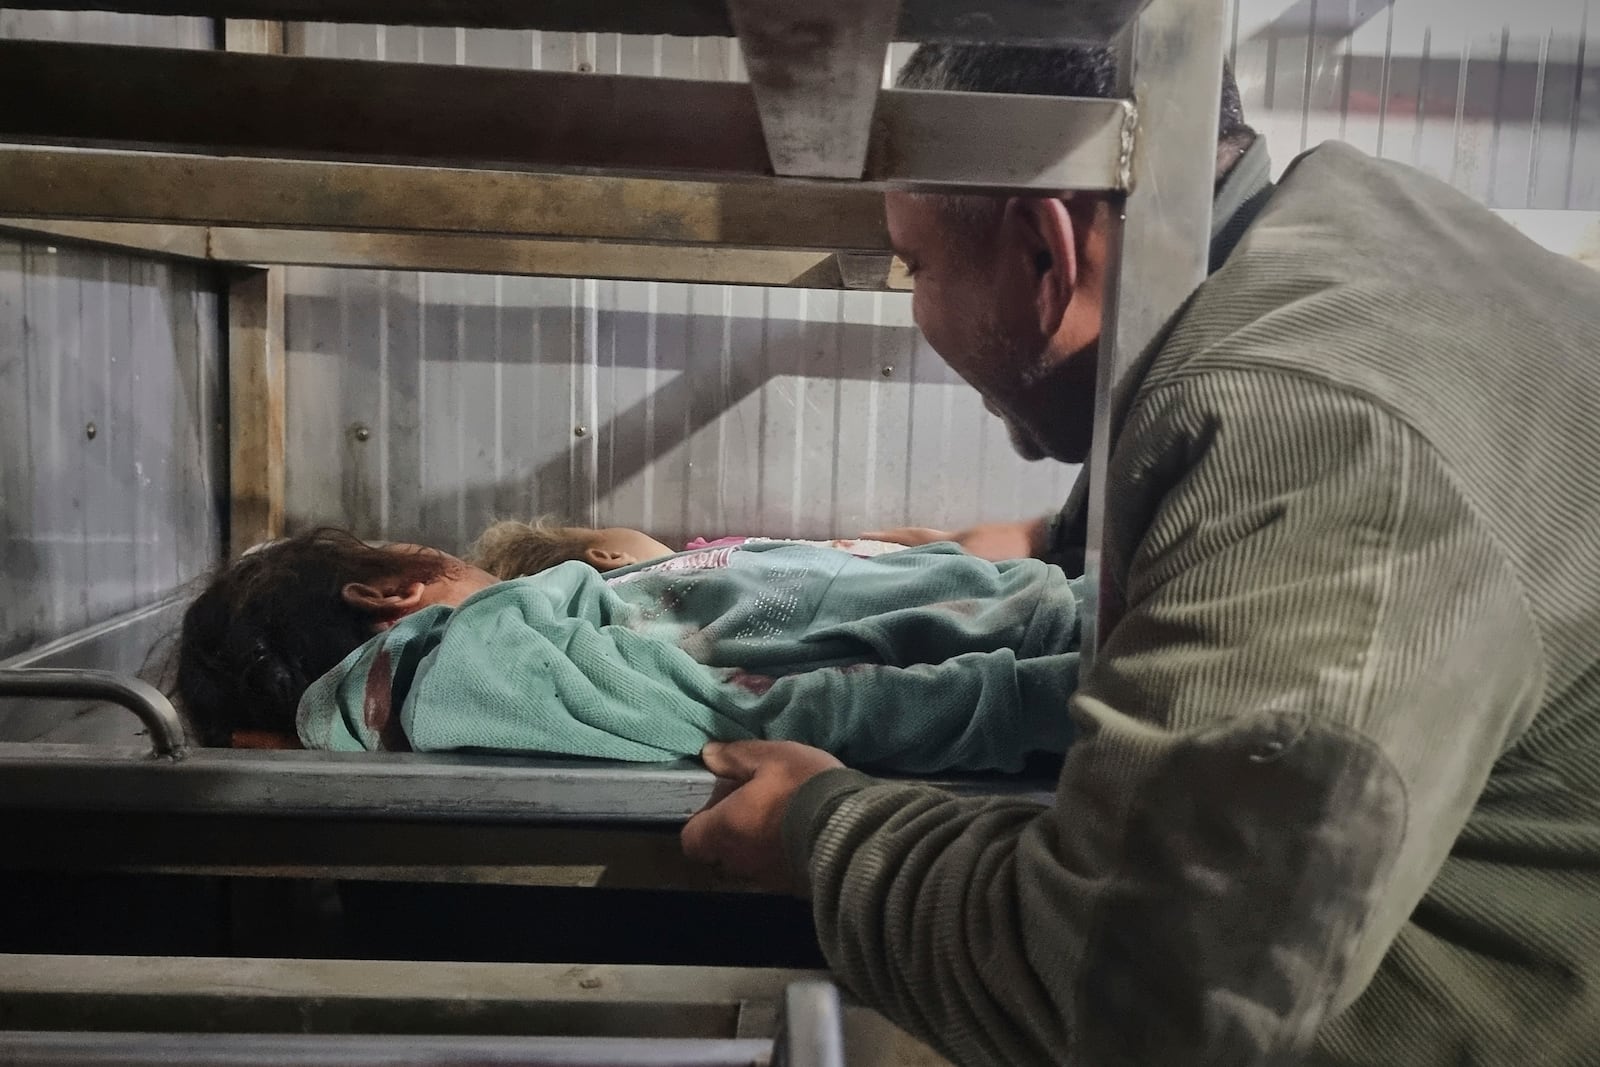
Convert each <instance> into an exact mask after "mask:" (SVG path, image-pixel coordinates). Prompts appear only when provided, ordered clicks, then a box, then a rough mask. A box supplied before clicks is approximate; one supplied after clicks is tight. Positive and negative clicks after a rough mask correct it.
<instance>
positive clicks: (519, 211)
mask: <svg viewBox="0 0 1600 1067" xmlns="http://www.w3.org/2000/svg"><path fill="white" fill-rule="evenodd" d="M20 6H24V7H28V6H40V7H44V6H49V7H59V6H61V0H38V3H37V4H32V3H24V4H22V5H20ZM66 6H68V7H70V8H85V9H99V10H121V11H142V12H160V13H165V14H189V15H207V16H212V17H216V18H221V19H226V20H229V21H226V22H225V23H224V25H225V27H226V32H225V39H226V43H227V50H226V51H217V52H183V51H176V50H164V49H141V48H125V47H110V46H100V45H81V44H53V43H41V42H0V93H3V94H4V95H6V96H8V97H14V98H18V99H21V98H24V97H31V98H32V99H34V100H35V101H36V104H35V105H34V106H30V107H27V108H13V109H8V110H7V112H6V113H5V114H4V115H0V141H10V142H20V143H22V144H23V147H14V148H4V149H0V219H3V220H5V221H4V224H5V225H9V226H12V227H18V228H23V229H24V232H31V233H34V234H35V235H50V236H59V237H62V238H80V239H87V240H91V241H98V242H103V243H109V244H112V245H116V246H119V247H125V248H129V247H131V248H144V249H156V250H161V251H164V252H167V253H171V254H179V255H186V256H192V257H195V258H204V259H207V260H210V261H213V262H218V263H226V264H240V263H251V264H256V265H257V266H256V267H253V268H251V269H248V270H243V271H242V272H241V273H238V274H236V275H235V276H234V279H233V281H232V282H231V284H230V292H229V298H230V299H229V312H230V316H229V317H230V337H229V342H230V343H229V350H230V355H229V359H230V380H231V393H232V395H231V402H230V415H231V421H232V434H233V449H232V450H233V457H232V458H233V464H232V467H233V475H232V477H233V485H232V490H233V492H232V501H233V504H232V509H233V514H232V525H233V528H234V548H235V549H236V550H237V549H239V548H242V547H244V546H245V545H248V544H251V543H255V542H256V541H259V540H261V539H264V538H267V537H273V536H278V535H279V534H280V533H281V531H282V528H283V491H284V487H283V451H284V448H283V444H284V442H283V422H284V412H283V404H284V396H283V321H282V304H283V292H282V289H283V286H282V275H281V271H280V270H279V269H278V268H277V267H266V268H261V267H260V266H259V265H260V264H263V263H272V264H282V263H324V264H339V265H349V266H356V265H360V266H388V267H395V268H416V267H420V266H433V267H448V268H451V269H467V270H474V269H476V270H495V271H502V270H525V271H527V272H529V273H560V274H568V275H579V274H590V273H593V274H605V275H609V276H629V277H658V278H659V277H673V278H677V279H683V280H698V281H713V280H715V281H749V282H753V283H758V284H770V283H771V282H772V281H773V280H774V279H781V278H783V277H785V276H787V277H788V278H789V279H790V282H791V283H792V284H806V285H820V284H834V283H835V282H836V283H837V284H840V285H850V284H861V285H868V286H872V285H876V284H889V281H890V279H891V276H892V273H893V272H892V271H891V270H890V269H889V267H888V264H887V260H886V258H885V253H886V251H887V237H886V230H885V225H884V222H883V215H882V206H881V196H880V192H881V190H882V189H883V188H885V187H895V188H909V189H921V190H939V191H951V190H957V191H989V192H1017V191H1023V192H1044V191H1061V190H1066V189H1094V190H1099V191H1109V192H1113V193H1122V192H1126V193H1128V194H1129V195H1127V196H1126V198H1125V200H1124V201H1123V202H1124V205H1125V210H1124V212H1123V213H1122V217H1121V221H1120V223H1119V225H1118V229H1117V233H1116V234H1115V241H1114V247H1115V248H1116V255H1117V260H1118V270H1117V271H1116V277H1117V283H1116V284H1115V286H1114V290H1113V293H1114V296H1113V299H1112V300H1111V301H1110V302H1109V304H1108V307H1107V312H1106V324H1105V333H1104V341H1103V344H1102V359H1101V366H1100V371H1101V380H1100V382H1099V386H1098V390H1097V410H1096V418H1095V434H1094V445H1093V452H1092V455H1091V458H1090V462H1089V464H1088V466H1087V467H1086V473H1087V475H1088V476H1089V481H1088V491H1087V492H1086V493H1085V494H1083V496H1084V499H1086V500H1087V508H1088V512H1089V516H1088V520H1089V524H1090V530H1091V537H1090V542H1091V543H1090V549H1089V557H1088V558H1089V565H1090V574H1091V576H1096V575H1097V574H1098V568H1099V565H1100V555H1099V552H1098V544H1099V538H1100V536H1101V525H1102V522H1103V515H1104V507H1103V504H1104V500H1103V497H1102V496H1101V495H1100V494H1101V490H1102V489H1103V485H1104V478H1103V477H1100V476H1098V475H1103V473H1104V470H1105V465H1106V460H1107V456H1108V455H1109V451H1110V444H1111V433H1112V426H1113V424H1114V422H1115V418H1116V414H1117V411H1118V408H1119V405H1120V404H1121V403H1122V402H1123V400H1124V394H1125V392H1126V389H1127V383H1128V382H1129V381H1131V380H1132V377H1133V374H1132V372H1133V369H1134V368H1135V367H1136V365H1137V363H1138V359H1139V355H1140V353H1141V352H1143V351H1144V349H1145V348H1146V346H1147V345H1148V344H1149V342H1150V341H1151V340H1152V339H1153V338H1154V336H1155V334H1156V332H1157V330H1158V329H1159V328H1160V326H1161V324H1162V323H1163V322H1165V321H1166V319H1167V318H1168V317H1169V316H1170V314H1171V313H1172V312H1173V311H1174V310H1175V309H1176V308H1177V306H1178V305H1179V303H1180V302H1181V301H1182V300H1183V299H1184V298H1185V297H1186V296H1187V295H1188V294H1189V292H1191V291H1192V290H1193V288H1194V287H1195V286H1196V285H1197V284H1198V283H1199V281H1200V280H1201V279H1202V278H1203V275H1204V264H1205V249H1206V237H1207V234H1208V230H1209V221H1210V195H1211V184H1212V171H1213V165H1214V156H1215V125H1214V115H1215V106H1214V103H1213V102H1214V101H1215V100H1216V98H1217V95H1218V89H1219V84H1220V83H1219V79H1220V75H1221V56H1222V48H1223V25H1222V23H1223V17H1222V2H1221V0H1153V2H1149V3H1148V6H1146V0H1077V2H1071V0H988V2H976V0H972V2H963V0H903V2H901V0H875V2H854V0H850V2H845V0H840V2H834V3H824V4H808V5H794V4H788V3H784V2H782V0H728V2H727V4H726V6H724V4H722V3H721V2H716V0H678V2H675V3H656V2H648V3H646V2H638V0H612V2H608V3H597V4H590V3H577V2H575V0H574V2H566V3H554V4H538V5H531V4H526V3H517V2H512V0H462V2H460V3H452V4H442V3H438V2H429V0H407V2H404V3H386V2H380V0H339V2H337V3H318V4H310V3H306V2H302V0H80V2H74V3H68V4H67V5H66ZM312 11H315V12H316V13H317V16H318V17H319V18H323V19H329V18H332V19H351V20H355V19H360V20H369V21H379V22H400V21H407V20H409V21H422V22H430V23H442V24H456V25H460V24H467V25H483V26H533V25H539V26H543V27H546V28H556V29H567V30H573V29H582V30H606V31H611V30H622V29H629V30H633V31H635V32H667V33H672V32H695V33H700V32H714V33H722V32H728V33H737V35H738V37H739V38H740V41H741V43H742V45H743V46H744V49H745V52H746V55H747V57H748V65H749V69H750V76H751V82H750V83H749V84H748V85H747V84H740V83H702V82H687V81H671V80H660V79H642V78H626V77H620V76H603V75H594V74H566V73H550V72H515V71H489V70H477V69H471V68H449V67H427V66H423V65H414V64H396V63H373V62H355V61H343V60H321V59H307V58H302V57H292V56H285V55H282V54H281V52H282V51H283V32H282V26H281V24H277V23H270V22H269V23H258V22H238V21H233V20H234V19H236V18H238V17H240V16H251V17H264V18H274V19H276V18H296V17H301V16H304V15H306V14H308V13H310V12H312ZM1135 16H1137V17H1135ZM896 36H900V37H912V38H915V39H939V40H982V41H992V42H1008V41H1009V42H1017V41H1020V42H1027V43H1040V42H1044V41H1050V40H1060V39H1069V38H1070V39H1094V40H1105V39H1108V38H1109V39H1113V40H1114V41H1115V42H1116V43H1117V44H1118V46H1119V47H1120V48H1121V49H1122V50H1123V51H1124V53H1125V57H1126V62H1124V63H1123V64H1122V69H1123V71H1124V74H1125V79H1124V85H1123V86H1122V88H1123V90H1124V93H1125V98H1124V99H1119V100H1109V101H1108V100H1065V99H1055V98H1040V97H1014V96H1004V95H996V94H968V93H931V92H908V91H901V90H885V89H880V88H879V81H880V77H881V71H882V68H883V61H884V56H885V52H886V49H887V47H888V44H889V41H890V39H891V38H894V37H896ZM251 53H257V54H251ZM52 87H54V88H53V90H52ZM219 87H221V88H222V89H226V90H227V92H225V93H224V92H221V91H220V89H219ZM69 89H70V90H76V91H69ZM56 90H58V91H56ZM207 91H210V92H212V93H215V95H214V96H213V97H212V98H211V99H213V100H218V101H225V103H213V104H201V105H197V104H196V101H197V99H199V98H200V97H201V96H202V95H203V94H204V93H206V92H207ZM396 94H403V95H402V96H401V97H400V98H404V99H408V100H411V101H413V102H416V104H417V107H416V108H414V109H413V108H408V110H407V113H406V115H405V116H404V118H405V121H404V124H403V127H402V126H396V125H395V119H394V118H393V116H392V111H393V109H392V108H388V107H386V106H385V104H384V101H386V100H392V99H395V98H396ZM528 99H541V100H546V101H555V102H556V103H558V104H559V105H560V106H559V107H557V106H550V107H542V108H528V107H521V108H514V107H511V106H509V105H510V104H511V103H512V102H515V101H519V100H528ZM338 101H344V105H343V111H342V112H340V111H339V110H338V109H335V108H333V104H334V103H335V102H338ZM691 108H692V109H693V110H689V109H691ZM330 109H331V110H330ZM330 114H332V115H333V117H325V116H328V115H330ZM707 114H710V115H714V116H715V117H716V126H717V128H718V130H719V136H718V137H717V138H714V139H711V140H705V139H702V138H700V137H699V136H698V132H699V130H700V129H703V128H704V125H705V122H706V115H707ZM1041 124H1044V125H1043V126H1041ZM691 126H692V127H693V128H691ZM1039 128H1054V129H1059V130H1060V131H1061V136H1060V137H1059V138H1058V139H1055V140H1050V139H1043V143H1041V139H1039V138H1037V137H1032V138H1030V137H1028V136H1026V135H1025V133H1008V132H1007V131H1008V130H1020V131H1031V130H1036V129H1039ZM44 146H52V147H44ZM62 146H69V147H62ZM257 157H259V158H257ZM283 157H297V158H283ZM402 164H403V165H402ZM486 167H487V168H488V169H485V168H486ZM508 167H512V168H515V169H507V168H508ZM780 189H781V193H782V195H776V196H775V195H772V194H773V193H774V192H777V191H779V190H780ZM740 257H743V258H740ZM629 264H631V265H629ZM1102 609H1104V610H1112V609H1114V605H1113V604H1099V605H1097V608H1096V610H1097V611H1098V610H1102ZM1093 614H1094V613H1091V616H1093ZM1089 621H1090V626H1089V627H1088V634H1089V636H1088V639H1087V640H1086V642H1085V649H1086V655H1092V652H1093V645H1094V639H1093V635H1094V634H1095V633H1097V632H1098V627H1096V626H1095V625H1094V618H1093V617H1091V619H1090V620H1089ZM166 747H168V748H171V747H172V746H171V745H170V744H168V745H167V746H166ZM386 760H392V761H393V762H392V764H391V763H390V762H386ZM402 781H403V782H404V784H405V788H407V789H408V790H411V791H413V793H414V794H415V795H413V798H412V799H413V803H412V804H411V805H410V806H409V810H408V814H411V815H417V813H418V812H419V811H421V812H427V813H435V812H436V813H438V814H439V815H440V817H446V818H449V817H459V818H488V819H497V818H501V817H504V816H506V814H507V813H508V812H511V811H517V812H522V813H525V814H526V816H527V817H530V818H542V817H544V816H543V815H542V814H536V813H546V812H558V813H564V814H565V815H566V816H568V817H570V820H571V821H579V822H583V821H604V820H606V819H608V818H611V817H612V816H614V815H616V813H617V812H618V811H626V813H627V817H628V819H631V820H632V821H635V822H639V821H642V822H651V821H658V820H667V821H672V820H681V819H682V818H683V816H684V815H685V814H687V812H688V811H690V810H692V809H693V807H694V806H695V805H697V804H698V803H699V802H700V801H701V800H702V799H703V797H704V796H705V795H707V794H708V793H709V788H710V779H709V777H708V776H706V775H705V774H704V772H703V771H699V770H697V769H677V768H674V769H642V768H637V767H626V768H610V769H593V768H578V769H574V768H571V767H568V766H563V765H561V764H560V763H559V761H555V762H550V761H545V762H541V763H528V762H525V761H524V762H518V763H507V762H503V761H502V762H496V761H494V760H490V759H486V758H480V757H458V758H447V757H422V756H400V757H383V758H380V757H376V756H362V757H360V762H359V764H356V763H351V764H350V765H348V766H346V765H345V764H344V763H343V762H341V761H340V760H338V759H336V758H328V757H327V754H310V753H305V754H283V753H270V754H269V753H244V754H240V753H212V752H197V753H193V754H190V755H188V757H187V758H185V759H178V760H175V761H167V762H166V763H165V765H163V763H162V761H147V760H137V759H136V760H128V759H126V758H125V754H122V755H121V756H111V755H110V754H108V753H105V752H98V753H95V754H89V753H84V752H68V751H60V750H53V749H50V748H49V747H47V746H16V745H3V746H0V782H3V783H4V785H5V788H4V789H3V790H0V796H3V797H4V798H6V799H5V800H4V801H0V803H5V804H7V805H8V806H17V805H23V806H36V805H39V804H49V803H60V804H65V805H69V806H72V807H73V808H74V809H75V810H79V811H81V810H85V809H86V808H89V807H96V806H98V807H99V808H100V810H103V811H106V812H117V811H121V812H128V811H132V810H134V809H138V810H143V811H146V812H149V811H156V810H179V809H184V810H195V808H194V805H195V803H196V801H197V800H198V802H199V806H200V808H208V807H209V809H211V810H215V811H228V812H231V813H234V814H240V813H243V812H246V811H248V810H250V808H251V807H252V806H253V805H259V806H260V807H262V808H263V809H273V810H275V811H276V813H278V814H283V813H286V812H296V813H304V812H305V811H307V810H309V808H308V807H307V805H310V806H311V807H316V806H318V805H320V806H321V807H322V809H323V810H329V811H337V812H339V813H340V814H341V815H342V816H344V817H357V816H373V815H381V814H382V811H383V808H384V804H383V800H382V797H381V794H382V793H383V791H384V790H385V789H393V788H396V787H398V786H399V784H400V783H401V782H402ZM113 782H114V783H115V785H114V786H111V785H108V784H107V783H113ZM330 783H338V785H337V787H336V788H330V787H329V784H330ZM623 783H627V784H623ZM646 783H648V787H647V788H645V784H646ZM1035 787H1037V784H1035ZM417 791H420V793H417ZM608 791H616V795H617V797H619V798H620V799H619V800H618V802H617V804H615V805H613V804H612V801H611V800H608V799H606V797H607V796H608V795H609V792H608ZM296 797H301V798H307V799H305V802H304V803H302V801H300V800H296V799H295V798H296ZM419 797H421V798H426V799H425V800H424V801H422V802H420V803H418V798H419ZM29 798H32V799H29ZM186 806H187V807H186ZM420 817H423V818H427V817H431V815H430V814H424V815H421V816H420Z"/></svg>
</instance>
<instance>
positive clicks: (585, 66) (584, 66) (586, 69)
mask: <svg viewBox="0 0 1600 1067" xmlns="http://www.w3.org/2000/svg"><path fill="white" fill-rule="evenodd" d="M593 72H594V64H593V63H579V64H578V73H579V74H591V73H593Z"/></svg>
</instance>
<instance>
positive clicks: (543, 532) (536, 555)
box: [472, 519, 906, 578]
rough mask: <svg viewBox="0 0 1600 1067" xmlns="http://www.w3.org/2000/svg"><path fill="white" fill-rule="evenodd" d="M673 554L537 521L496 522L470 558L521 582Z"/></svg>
mask: <svg viewBox="0 0 1600 1067" xmlns="http://www.w3.org/2000/svg"><path fill="white" fill-rule="evenodd" d="M778 542H779V539H778V538H773V537H722V538H719V539H717V540H715V541H707V540H706V539H705V538H703V537H697V538H695V539H694V540H693V541H690V542H689V543H688V544H687V545H684V546H683V547H684V550H685V551H686V552H692V551H695V550H697V549H702V548H742V547H744V546H745V545H757V544H777V543H778ZM783 543H784V544H791V545H815V546H818V547H823V548H836V549H839V550H840V551H843V552H849V553H850V554H851V555H853V556H881V555H883V554H885V553H887V552H899V551H901V550H903V549H904V548H905V547H906V546H905V545H897V544H892V543H890V542H888V541H866V540H856V539H845V540H834V541H784V542H783ZM671 555H674V551H673V550H672V549H670V548H668V547H667V546H666V545H664V544H662V543H661V542H660V541H657V540H656V539H655V538H653V537H651V536H649V535H648V534H643V533H640V532H639V531H638V530H629V529H625V528H623V527H616V526H613V527H606V528H602V529H593V528H590V527H586V526H560V525H557V524H556V523H554V522H553V521H552V520H550V519H540V520H538V521H536V522H512V521H504V522H497V523H495V524H494V525H493V526H490V527H489V528H488V529H487V530H485V531H484V533H483V536H482V537H480V538H478V543H477V544H476V545H474V546H473V549H472V559H473V562H475V563H476V564H478V566H480V567H482V568H483V569H484V570H486V571H488V572H489V573H490V574H493V575H494V576H495V577H497V578H522V577H525V576H527V575H529V574H538V573H539V572H540V571H542V570H548V569H549V568H551V567H554V566H555V565H556V564H558V563H565V562H567V561H568V560H577V561H579V562H581V563H587V564H589V566H591V567H593V568H594V569H595V570H597V571H614V570H618V569H620V568H622V567H631V566H633V565H635V564H638V563H647V562H649V561H651V560H656V559H661V558H663V557H666V556H671Z"/></svg>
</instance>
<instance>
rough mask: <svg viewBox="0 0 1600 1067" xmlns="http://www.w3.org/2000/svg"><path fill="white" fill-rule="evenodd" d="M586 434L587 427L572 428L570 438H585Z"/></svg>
mask: <svg viewBox="0 0 1600 1067" xmlns="http://www.w3.org/2000/svg"><path fill="white" fill-rule="evenodd" d="M588 433H589V427H587V426H574V427H573V428H572V436H574V437H584V436H587V434H588Z"/></svg>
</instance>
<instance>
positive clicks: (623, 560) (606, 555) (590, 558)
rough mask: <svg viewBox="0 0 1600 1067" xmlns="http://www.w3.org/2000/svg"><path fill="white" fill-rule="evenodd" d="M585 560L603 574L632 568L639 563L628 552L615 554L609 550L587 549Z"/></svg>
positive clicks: (584, 552)
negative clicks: (623, 568)
mask: <svg viewBox="0 0 1600 1067" xmlns="http://www.w3.org/2000/svg"><path fill="white" fill-rule="evenodd" d="M583 560H584V562H585V563H587V564H589V566H591V567H593V568H594V569H595V570H597V571H600V572H602V573H604V572H606V571H614V570H617V569H619V568H622V567H631V566H633V565H634V564H635V563H638V562H639V561H638V560H636V559H634V558H633V557H632V556H631V555H629V554H628V553H626V552H613V551H611V550H610V549H608V548H586V549H584V550H583Z"/></svg>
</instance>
